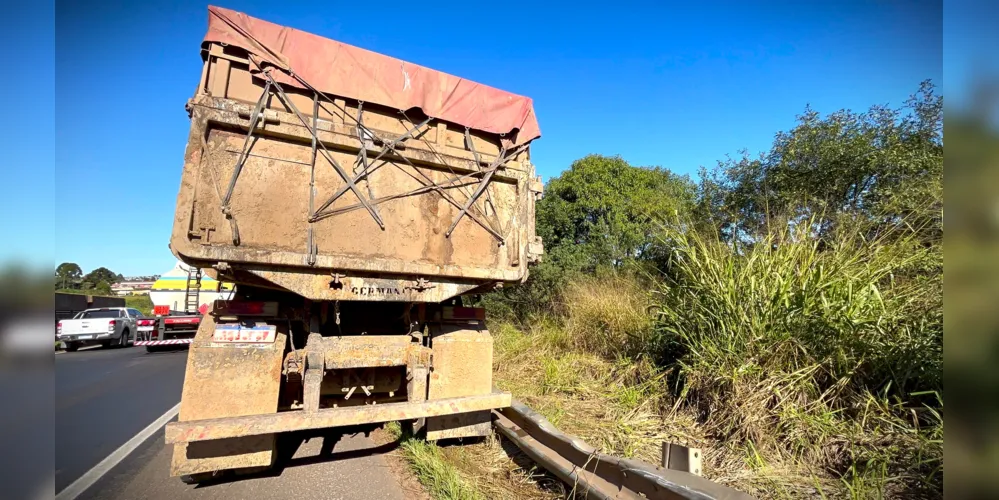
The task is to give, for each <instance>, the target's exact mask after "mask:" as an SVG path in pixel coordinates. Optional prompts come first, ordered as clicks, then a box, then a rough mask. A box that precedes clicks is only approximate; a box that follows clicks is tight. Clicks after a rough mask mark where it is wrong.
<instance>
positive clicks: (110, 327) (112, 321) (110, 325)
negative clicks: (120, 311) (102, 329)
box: [108, 320, 117, 332]
mask: <svg viewBox="0 0 999 500" xmlns="http://www.w3.org/2000/svg"><path fill="white" fill-rule="evenodd" d="M115 321H117V320H111V321H108V331H109V332H113V331H114V324H115Z"/></svg>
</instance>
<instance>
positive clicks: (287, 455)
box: [197, 425, 399, 488]
mask: <svg viewBox="0 0 999 500" xmlns="http://www.w3.org/2000/svg"><path fill="white" fill-rule="evenodd" d="M379 427H381V425H367V426H357V427H344V428H337V429H316V430H306V431H296V432H289V433H285V434H280V435H278V438H277V439H278V441H277V457H276V458H275V462H274V466H273V467H271V468H268V469H266V470H257V469H255V470H253V471H249V472H247V471H231V470H230V471H223V472H222V473H220V474H219V475H217V476H216V477H213V478H211V479H210V480H206V481H202V482H200V483H198V485H197V488H209V487H212V486H215V485H220V484H226V483H231V482H235V481H244V480H247V479H257V478H266V477H279V476H281V474H282V473H283V472H284V470H285V469H287V468H290V467H301V466H305V465H315V464H322V463H327V462H336V461H340V460H350V459H355V458H363V457H367V456H371V455H381V454H385V453H389V452H392V451H394V450H396V449H397V448H398V447H399V442H398V441H393V442H390V443H385V444H381V445H378V446H372V447H368V448H361V449H351V450H342V451H335V447H336V445H337V443H339V442H340V441H341V439H343V437H344V436H353V435H356V434H362V433H363V434H365V435H368V434H369V433H370V432H371V431H373V430H374V429H377V428H379ZM313 439H321V440H322V443H323V444H322V447H321V448H320V450H319V453H318V454H315V455H310V456H296V454H297V453H298V451H299V448H301V447H302V445H303V444H305V443H307V442H309V441H311V440H313Z"/></svg>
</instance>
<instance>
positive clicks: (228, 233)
mask: <svg viewBox="0 0 999 500" xmlns="http://www.w3.org/2000/svg"><path fill="white" fill-rule="evenodd" d="M205 52H206V54H205V55H206V60H205V65H204V70H203V72H202V78H201V82H200V85H199V87H198V91H197V93H196V95H195V96H194V97H193V98H192V99H191V100H190V101H189V102H188V105H187V109H188V111H189V113H190V116H191V132H190V136H189V139H188V145H187V151H186V158H185V164H184V169H183V174H182V180H181V185H180V192H179V194H178V197H177V209H176V213H175V220H174V228H173V233H172V236H171V249H172V251H173V252H174V253H175V254H176V255H177V256H178V257H179V258H180V259H182V260H184V261H185V262H188V263H189V264H192V265H197V266H199V267H204V268H208V267H215V268H216V269H221V270H222V271H223V272H226V273H227V277H228V278H229V279H233V280H235V281H237V282H253V283H254V284H256V285H267V284H270V285H276V286H278V287H280V288H284V289H288V290H291V291H294V292H296V293H299V294H301V295H303V296H305V297H309V298H313V299H316V300H339V299H345V300H398V301H420V302H434V301H440V300H444V299H446V298H448V297H451V296H454V295H458V294H461V293H465V292H467V291H469V290H471V289H474V288H476V287H479V286H482V285H483V284H485V283H492V282H515V281H521V280H523V279H525V278H526V276H527V264H528V263H529V262H532V261H534V260H536V259H537V258H538V257H539V255H540V253H541V251H542V250H541V243H540V240H539V239H538V238H537V237H536V235H535V227H534V203H535V200H536V199H537V197H538V196H539V195H540V192H541V182H540V179H539V178H537V177H536V176H535V172H534V166H533V165H532V164H531V162H530V151H529V143H525V144H520V145H517V146H510V143H509V142H508V141H503V140H502V137H501V136H500V135H499V134H489V133H485V132H480V131H476V130H474V129H468V128H465V127H462V126H459V125H456V124H454V123H450V122H447V121H443V120H439V119H431V118H428V117H426V116H425V115H423V114H422V112H421V111H420V110H419V109H411V110H396V109H390V108H387V107H385V106H380V105H378V104H374V103H366V102H360V101H356V100H350V99H347V98H341V97H340V96H336V95H330V94H327V93H323V92H319V91H316V92H313V91H306V90H301V89H298V88H294V87H291V86H288V85H284V86H282V85H280V84H279V83H278V82H277V81H276V80H274V79H273V78H272V77H271V76H270V75H271V74H270V73H269V72H261V71H257V70H259V68H258V67H255V66H254V65H255V64H256V63H255V61H253V60H252V59H251V57H252V56H251V55H249V54H248V53H246V52H245V51H242V50H241V49H239V48H238V47H232V46H224V47H223V46H222V45H220V44H214V43H210V44H207V45H206V49H205ZM251 69H254V71H251ZM251 121H253V122H254V123H255V124H256V126H255V127H254V128H253V131H252V133H251V132H250V127H251ZM331 277H332V280H331ZM331 281H332V282H331ZM365 296H366V297H365Z"/></svg>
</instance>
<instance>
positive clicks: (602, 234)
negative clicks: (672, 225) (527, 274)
mask: <svg viewBox="0 0 999 500" xmlns="http://www.w3.org/2000/svg"><path fill="white" fill-rule="evenodd" d="M693 206H694V185H693V183H691V182H690V180H689V179H687V178H686V177H681V176H677V175H674V174H672V173H671V172H669V171H668V170H665V169H663V168H660V167H652V168H645V167H634V166H631V165H629V164H628V162H626V161H624V160H623V159H622V158H620V157H608V156H600V155H590V156H587V157H585V158H582V159H580V160H577V161H575V162H573V164H572V166H571V167H570V168H569V170H567V171H565V172H563V173H562V175H560V176H558V177H555V178H554V179H551V181H549V183H548V185H547V186H546V188H545V196H544V198H542V200H541V201H540V202H539V203H538V206H537V224H538V229H537V230H538V234H539V235H540V236H541V237H542V239H543V240H544V243H545V247H546V249H547V250H546V251H547V253H549V255H550V256H551V257H552V259H553V260H556V261H562V262H563V263H564V264H567V265H570V266H571V267H580V268H586V269H595V268H597V267H600V266H611V267H618V266H620V265H621V264H623V263H625V262H628V261H630V260H636V259H637V260H642V259H647V258H649V257H650V256H651V253H652V250H653V248H652V247H653V245H654V241H655V238H653V235H654V234H655V233H656V232H657V231H658V230H659V228H660V227H661V225H662V223H663V221H665V220H674V219H675V218H676V216H677V215H678V214H687V213H689V212H690V210H691V209H692V207H693Z"/></svg>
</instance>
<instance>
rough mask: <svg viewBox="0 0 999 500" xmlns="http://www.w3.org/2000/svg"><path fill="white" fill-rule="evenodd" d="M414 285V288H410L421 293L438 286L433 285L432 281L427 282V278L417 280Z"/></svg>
mask: <svg viewBox="0 0 999 500" xmlns="http://www.w3.org/2000/svg"><path fill="white" fill-rule="evenodd" d="M413 283H414V284H413V286H411V287H410V288H412V289H413V290H416V291H419V292H422V291H424V290H429V289H431V288H437V285H431V284H430V281H429V280H427V279H426V278H417V280H416V281H414V282H413Z"/></svg>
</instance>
